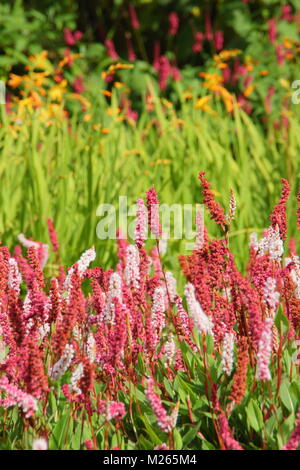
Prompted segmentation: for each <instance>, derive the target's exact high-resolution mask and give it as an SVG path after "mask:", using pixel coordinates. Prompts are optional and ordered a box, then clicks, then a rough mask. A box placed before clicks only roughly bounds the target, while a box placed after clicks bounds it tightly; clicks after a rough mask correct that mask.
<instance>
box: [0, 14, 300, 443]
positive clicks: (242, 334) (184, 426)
mask: <svg viewBox="0 0 300 470" xmlns="http://www.w3.org/2000/svg"><path fill="white" fill-rule="evenodd" d="M133 18H134V17H133ZM199 179H200V184H201V188H202V193H203V202H204V204H205V206H206V208H207V210H208V213H209V215H210V217H211V218H212V219H213V220H214V221H215V222H216V224H218V226H219V228H220V233H221V236H220V237H219V238H217V239H213V238H211V237H210V236H209V233H208V231H207V230H206V229H205V230H204V233H203V234H202V236H201V239H200V238H199V240H200V241H199V243H197V244H196V246H195V250H194V251H193V253H192V254H190V255H188V256H185V255H181V256H179V264H180V267H181V271H182V273H181V274H180V275H179V276H178V275H177V276H174V275H173V274H172V273H171V272H170V271H168V270H166V268H165V266H164V263H163V260H162V253H161V245H160V237H161V224H160V220H159V213H158V209H157V208H158V203H159V202H158V196H157V194H156V191H155V188H154V187H152V188H151V189H149V191H148V192H147V194H146V200H145V201H144V200H143V199H139V200H138V202H137V203H138V213H137V219H136V230H135V243H134V244H129V243H128V241H127V240H125V239H124V238H122V237H120V238H119V239H118V255H119V262H118V264H117V266H116V268H115V269H114V270H113V269H109V270H108V271H105V270H104V269H102V268H101V267H95V266H92V265H91V263H94V262H95V259H96V251H95V248H94V247H92V248H90V249H88V250H87V251H85V252H84V253H83V254H82V255H81V257H80V258H79V260H78V261H77V263H75V264H74V265H73V266H71V267H70V268H69V269H68V270H67V271H65V270H64V268H63V267H62V266H60V265H59V259H60V255H59V249H60V245H59V243H58V240H57V236H56V233H55V228H54V224H53V222H52V221H51V220H49V221H48V228H49V237H50V241H51V243H52V245H53V252H54V254H55V259H56V263H57V264H56V265H57V266H58V269H57V274H56V276H54V277H52V279H48V278H46V276H45V275H44V268H45V266H47V262H48V254H49V253H48V251H49V250H48V245H46V244H45V243H41V242H37V241H34V240H29V239H27V238H26V237H25V236H24V235H20V236H19V240H20V243H21V244H22V245H23V247H24V248H22V247H21V246H16V247H15V248H14V251H12V252H10V250H9V249H8V247H6V246H1V247H0V423H1V427H0V428H1V441H0V445H1V448H8V449H16V448H17V449H21V448H28V449H31V448H34V449H37V450H45V449H47V448H49V449H65V448H71V449H112V448H118V449H154V448H156V449H181V448H182V449H207V450H208V449H223V450H246V449H289V450H291V449H297V447H298V443H299V441H300V432H299V426H300V424H299V412H298V408H299V407H300V388H299V360H298V358H297V345H298V344H299V340H300V337H299V334H300V261H299V257H298V256H297V253H296V249H295V243H293V242H292V241H290V243H289V244H286V243H287V242H286V240H287V217H286V204H287V201H288V198H289V194H290V187H289V184H288V182H287V181H286V180H282V194H281V198H280V200H279V202H278V204H277V205H276V206H275V208H274V210H273V212H272V214H271V216H270V226H269V227H268V228H266V230H265V232H264V233H263V235H262V237H261V238H260V239H258V236H257V235H256V234H252V235H251V237H250V243H249V261H248V266H247V269H246V272H244V273H241V272H240V271H239V270H238V268H237V266H236V263H235V259H234V255H233V253H232V252H231V251H230V247H229V236H228V234H229V233H230V225H231V221H232V220H233V218H234V217H235V216H236V215H235V210H236V203H235V199H234V195H233V193H232V192H231V195H230V207H229V213H228V215H227V214H226V211H225V210H224V209H223V208H222V207H221V206H220V205H219V203H218V202H217V201H216V200H215V197H214V192H213V190H212V189H211V188H210V185H209V183H208V181H207V179H206V176H205V173H203V172H201V173H200V174H199ZM298 199H300V198H298ZM298 215H299V210H298ZM202 222H203V221H202ZM295 223H296V221H295ZM147 224H149V228H150V229H151V231H152V233H153V234H154V235H155V237H156V239H155V240H151V241H149V240H148V241H147V240H146V237H145V233H146V229H147ZM298 224H299V221H298ZM197 226H198V227H199V226H200V224H198V225H197ZM150 244H152V245H150ZM23 250H24V251H25V250H27V254H26V255H25V253H24V252H23ZM20 429H21V430H22V433H20V432H19V431H18V430H20Z"/></svg>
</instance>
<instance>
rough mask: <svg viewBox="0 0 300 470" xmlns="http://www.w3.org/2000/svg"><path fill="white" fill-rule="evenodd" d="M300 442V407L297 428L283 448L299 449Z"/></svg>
mask: <svg viewBox="0 0 300 470" xmlns="http://www.w3.org/2000/svg"><path fill="white" fill-rule="evenodd" d="M299 442H300V408H299V410H298V413H297V422H296V427H295V430H294V431H293V433H292V435H291V436H290V438H289V441H288V443H287V444H286V445H285V446H284V447H283V449H282V450H297V448H298V445H299Z"/></svg>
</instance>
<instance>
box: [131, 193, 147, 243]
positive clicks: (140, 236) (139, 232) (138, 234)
mask: <svg viewBox="0 0 300 470" xmlns="http://www.w3.org/2000/svg"><path fill="white" fill-rule="evenodd" d="M137 206H138V209H137V216H136V227H135V232H134V239H135V243H136V245H137V247H138V248H142V247H143V246H144V244H145V240H147V208H146V206H145V204H144V201H143V199H138V200H137Z"/></svg>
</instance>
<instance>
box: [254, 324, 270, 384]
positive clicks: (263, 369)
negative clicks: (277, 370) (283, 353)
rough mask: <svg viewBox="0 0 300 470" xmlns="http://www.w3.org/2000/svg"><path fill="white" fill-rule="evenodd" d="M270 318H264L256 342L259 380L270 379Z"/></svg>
mask: <svg viewBox="0 0 300 470" xmlns="http://www.w3.org/2000/svg"><path fill="white" fill-rule="evenodd" d="M272 326H273V320H272V318H266V319H265V321H264V325H263V330H262V333H261V337H260V340H259V344H258V353H257V359H258V360H257V374H256V375H257V378H258V379H260V380H271V372H270V370H269V362H270V358H271V354H272Z"/></svg>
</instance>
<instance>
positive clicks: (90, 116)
mask: <svg viewBox="0 0 300 470" xmlns="http://www.w3.org/2000/svg"><path fill="white" fill-rule="evenodd" d="M91 118H92V115H91V114H85V115H84V116H83V120H84V122H89V121H90V120H91Z"/></svg>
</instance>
